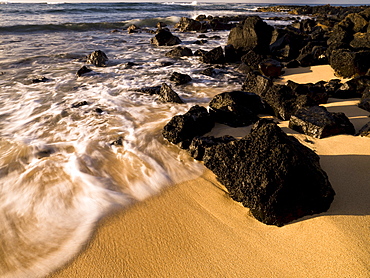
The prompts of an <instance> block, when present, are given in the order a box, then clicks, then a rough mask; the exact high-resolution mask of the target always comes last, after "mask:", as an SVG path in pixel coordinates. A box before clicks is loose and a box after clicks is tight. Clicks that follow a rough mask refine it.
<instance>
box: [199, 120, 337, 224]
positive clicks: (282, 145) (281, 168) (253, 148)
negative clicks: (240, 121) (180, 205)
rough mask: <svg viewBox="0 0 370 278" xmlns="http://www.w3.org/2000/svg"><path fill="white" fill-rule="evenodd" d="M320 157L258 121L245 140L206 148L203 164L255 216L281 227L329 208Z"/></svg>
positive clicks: (331, 196)
mask: <svg viewBox="0 0 370 278" xmlns="http://www.w3.org/2000/svg"><path fill="white" fill-rule="evenodd" d="M319 159H320V158H319V156H318V155H317V154H315V153H314V152H313V151H312V150H310V149H309V148H307V147H305V146H303V145H302V144H300V143H299V142H298V140H296V139H295V138H294V137H291V136H287V135H286V134H285V133H284V132H283V131H282V130H281V129H280V128H279V127H278V126H277V125H276V124H275V123H273V122H271V121H268V120H266V119H263V120H260V121H258V122H257V123H256V124H255V125H254V127H253V128H252V131H251V133H250V134H249V135H248V136H246V137H245V138H243V139H241V140H238V141H232V142H230V143H227V144H220V145H217V146H213V147H211V148H208V149H207V150H206V152H205V155H204V164H205V166H206V167H208V168H209V169H210V170H212V171H213V172H214V173H215V174H216V175H217V177H218V179H219V180H220V182H221V183H223V184H224V185H225V186H226V188H227V189H228V191H229V194H230V196H231V198H233V199H234V200H235V201H237V202H241V203H242V204H243V205H244V206H245V207H248V208H250V211H251V213H252V214H253V216H254V217H255V218H256V219H257V220H259V221H261V222H263V223H265V224H268V225H277V226H283V225H285V224H287V223H289V222H291V221H293V220H296V219H298V218H300V217H303V216H306V215H312V214H316V213H321V212H325V211H327V210H328V209H329V207H330V204H331V203H332V201H333V199H334V195H335V192H334V190H333V188H332V187H331V185H330V182H329V180H328V177H327V175H326V173H325V172H324V171H323V170H322V169H321V167H320V164H319Z"/></svg>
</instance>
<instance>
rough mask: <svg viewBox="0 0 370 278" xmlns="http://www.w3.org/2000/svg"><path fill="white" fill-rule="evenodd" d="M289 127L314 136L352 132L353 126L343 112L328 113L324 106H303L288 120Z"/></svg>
mask: <svg viewBox="0 0 370 278" xmlns="http://www.w3.org/2000/svg"><path fill="white" fill-rule="evenodd" d="M289 127H290V128H291V129H293V130H296V131H298V132H300V133H303V134H307V135H310V136H312V137H315V138H324V137H329V136H333V135H338V134H354V133H355V128H354V126H353V124H352V123H351V122H350V121H349V119H348V118H347V117H346V115H345V114H344V113H330V112H328V110H327V109H326V108H325V107H322V106H312V107H304V108H302V109H300V110H299V111H297V112H296V113H295V114H294V115H292V117H291V118H290V121H289Z"/></svg>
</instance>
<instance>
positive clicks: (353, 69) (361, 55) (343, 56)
mask: <svg viewBox="0 0 370 278" xmlns="http://www.w3.org/2000/svg"><path fill="white" fill-rule="evenodd" d="M330 65H331V67H332V68H333V69H334V70H335V72H336V73H337V74H338V75H340V76H342V77H344V78H351V77H353V76H355V75H365V74H366V72H367V71H368V70H369V68H370V51H369V50H368V51H358V52H353V51H349V50H346V49H338V50H334V51H333V52H332V53H331V55H330Z"/></svg>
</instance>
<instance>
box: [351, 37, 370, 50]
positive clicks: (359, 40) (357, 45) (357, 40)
mask: <svg viewBox="0 0 370 278" xmlns="http://www.w3.org/2000/svg"><path fill="white" fill-rule="evenodd" d="M349 45H350V46H351V47H352V48H354V49H356V50H368V49H370V33H356V34H354V35H353V40H352V41H351V42H350V44H349Z"/></svg>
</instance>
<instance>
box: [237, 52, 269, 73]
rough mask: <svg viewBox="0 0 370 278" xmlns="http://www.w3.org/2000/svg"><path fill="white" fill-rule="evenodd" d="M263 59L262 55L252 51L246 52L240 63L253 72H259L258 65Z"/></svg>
mask: <svg viewBox="0 0 370 278" xmlns="http://www.w3.org/2000/svg"><path fill="white" fill-rule="evenodd" d="M264 59H265V56H264V55H261V54H258V53H256V52H255V51H254V50H250V51H248V52H247V53H246V54H244V55H243V56H242V57H241V61H242V62H243V63H245V64H246V65H248V66H250V67H251V68H252V69H253V70H259V64H260V63H261V62H262V61H263V60H264Z"/></svg>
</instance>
